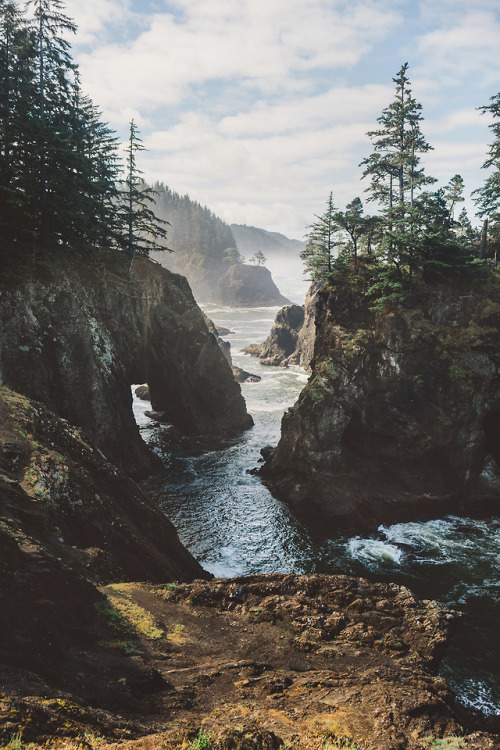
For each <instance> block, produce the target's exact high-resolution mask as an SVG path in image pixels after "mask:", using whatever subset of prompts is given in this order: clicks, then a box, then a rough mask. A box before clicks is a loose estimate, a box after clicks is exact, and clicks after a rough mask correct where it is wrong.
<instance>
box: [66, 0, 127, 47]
mask: <svg viewBox="0 0 500 750" xmlns="http://www.w3.org/2000/svg"><path fill="white" fill-rule="evenodd" d="M129 6H130V2H129V0H85V2H82V0H66V3H65V12H66V15H68V16H70V18H72V19H73V20H74V21H75V23H76V25H77V26H78V31H77V36H76V39H73V38H72V39H71V41H72V43H73V44H75V42H76V44H77V45H80V46H81V45H87V44H95V43H96V41H97V40H98V39H99V37H100V35H101V34H102V33H103V32H104V31H105V29H106V27H107V26H108V24H113V25H117V24H125V23H126V21H127V20H128V19H129V17H130V15H129Z"/></svg>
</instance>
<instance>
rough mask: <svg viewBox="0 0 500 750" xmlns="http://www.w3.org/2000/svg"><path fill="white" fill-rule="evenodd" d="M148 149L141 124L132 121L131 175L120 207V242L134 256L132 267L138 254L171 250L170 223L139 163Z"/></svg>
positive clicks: (129, 143) (128, 163) (129, 151)
mask: <svg viewBox="0 0 500 750" xmlns="http://www.w3.org/2000/svg"><path fill="white" fill-rule="evenodd" d="M144 150H145V147H144V145H143V143H142V141H141V139H140V138H139V131H138V128H137V125H136V124H135V122H134V120H132V121H131V122H130V135H129V140H128V147H127V174H126V177H125V180H124V188H123V190H122V192H121V204H120V206H119V209H118V216H119V219H120V220H121V222H120V223H121V230H122V231H121V234H120V241H121V244H122V246H123V247H124V248H125V249H126V251H127V253H128V254H129V256H130V269H132V265H133V262H134V258H135V257H136V255H142V256H146V257H147V256H148V255H149V253H150V252H151V251H153V250H156V251H158V250H169V248H168V247H167V246H166V242H165V241H166V237H167V230H166V229H165V227H166V225H168V224H169V222H168V221H166V220H165V219H160V218H159V217H158V216H156V214H155V212H154V210H153V208H152V206H154V205H155V197H156V195H157V191H156V190H155V189H154V188H150V187H148V186H147V185H146V183H145V182H144V180H143V178H142V174H143V173H142V171H141V170H140V169H139V168H138V166H137V159H136V155H137V154H138V153H140V152H141V151H144Z"/></svg>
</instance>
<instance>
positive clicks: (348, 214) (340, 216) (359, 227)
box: [335, 198, 369, 273]
mask: <svg viewBox="0 0 500 750" xmlns="http://www.w3.org/2000/svg"><path fill="white" fill-rule="evenodd" d="M335 219H336V222H337V225H338V227H339V229H340V230H341V231H343V232H344V233H345V234H346V235H347V237H348V243H347V249H348V251H352V255H353V259H354V272H355V273H356V271H357V269H358V250H359V242H360V240H361V238H362V237H363V236H364V235H365V234H366V233H367V232H368V229H369V227H368V223H367V220H366V218H365V216H364V215H363V204H362V202H361V199H360V198H354V199H353V200H352V201H351V202H350V203H348V204H347V206H346V208H345V211H337V213H336V214H335Z"/></svg>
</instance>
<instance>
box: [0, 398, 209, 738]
mask: <svg viewBox="0 0 500 750" xmlns="http://www.w3.org/2000/svg"><path fill="white" fill-rule="evenodd" d="M0 415H1V423H0V601H1V616H0V744H1V741H2V740H5V741H7V742H8V741H9V739H10V737H11V735H12V734H13V733H15V734H17V733H19V732H20V733H22V736H23V739H24V740H26V741H27V742H28V741H30V740H31V739H33V740H35V739H41V738H42V737H43V736H45V735H48V736H77V735H79V734H81V733H83V732H85V731H88V732H91V731H95V732H97V733H99V734H100V735H103V736H107V737H115V738H118V737H127V736H130V729H131V726H130V724H129V722H127V723H126V724H127V726H128V729H127V728H126V726H125V722H124V721H123V720H122V719H119V717H114V718H113V717H111V716H110V715H105V713H104V712H103V711H102V709H103V708H110V707H113V706H115V707H116V705H118V704H120V705H121V706H122V708H126V706H127V704H128V705H129V707H130V706H131V705H134V703H135V701H136V699H137V698H139V699H140V698H141V697H142V696H143V695H144V694H145V693H149V692H155V691H157V690H164V689H165V687H166V682H165V680H163V678H161V677H160V675H159V673H158V672H157V671H156V670H154V669H153V668H152V667H151V665H149V664H147V663H145V662H144V661H143V660H142V659H138V658H137V653H139V652H138V651H134V649H133V647H129V646H128V645H127V640H128V639H129V638H130V633H129V631H128V630H127V627H126V623H125V621H124V620H123V618H120V616H119V613H118V612H117V611H116V610H113V609H112V608H111V607H110V605H109V603H108V601H107V599H106V598H105V597H104V596H103V595H102V594H101V593H100V592H99V590H98V588H97V586H96V585H95V584H96V583H109V582H111V581H120V584H119V586H123V585H124V584H123V581H126V580H131V579H136V578H143V579H145V580H149V581H151V582H157V583H160V582H165V581H172V580H185V581H186V580H192V579H193V578H197V579H199V578H205V577H206V578H209V577H210V575H209V574H208V573H206V572H205V571H204V570H203V569H202V568H201V566H200V565H199V564H198V563H197V562H196V561H195V560H194V558H193V557H192V555H191V554H190V553H189V552H188V551H187V550H186V549H185V548H184V547H183V546H182V544H181V543H180V541H179V539H178V536H177V533H176V531H175V529H174V527H173V526H172V524H171V523H170V521H169V520H168V519H167V517H166V516H165V514H164V513H163V512H161V511H160V510H159V509H158V508H157V507H156V506H155V505H154V504H153V503H152V502H151V501H150V500H149V499H148V498H147V497H146V495H145V494H144V493H143V492H142V491H141V489H140V488H139V487H138V486H137V484H136V483H135V482H134V481H133V480H132V479H130V478H129V477H127V476H125V475H124V474H123V473H121V472H120V471H118V470H117V469H116V468H115V467H114V466H112V465H111V464H110V463H109V462H108V461H107V460H106V459H105V458H104V456H103V455H102V453H101V452H100V451H99V450H98V449H96V448H94V447H93V446H92V445H90V444H89V442H88V439H87V438H86V436H85V435H84V434H83V433H82V431H81V430H79V429H77V428H75V427H72V426H71V425H69V424H68V422H66V421H65V420H63V419H61V418H59V417H57V416H56V415H55V414H54V413H53V412H51V411H50V410H49V409H48V408H47V407H46V406H44V405H43V404H41V403H39V402H34V401H31V400H29V399H27V398H25V397H24V396H21V395H20V394H17V393H15V392H13V391H11V390H9V389H7V388H5V387H4V386H2V387H0ZM125 688H127V690H126V691H125ZM61 691H64V692H61ZM66 691H69V692H66ZM23 696H31V697H30V698H27V699H26V698H23ZM82 701H83V702H84V703H86V704H87V706H88V707H84V706H83V705H82ZM91 705H92V706H96V705H98V706H99V707H100V708H101V711H96V710H95V709H92V708H90V706H91ZM13 727H14V729H13ZM136 731H140V730H137V729H136ZM42 741H43V740H42Z"/></svg>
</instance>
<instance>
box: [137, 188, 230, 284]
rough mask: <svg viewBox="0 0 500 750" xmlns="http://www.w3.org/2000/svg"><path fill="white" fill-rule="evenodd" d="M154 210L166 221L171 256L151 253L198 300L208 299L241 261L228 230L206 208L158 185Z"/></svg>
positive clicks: (226, 226) (220, 220) (227, 227)
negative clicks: (182, 280) (182, 279)
mask: <svg viewBox="0 0 500 750" xmlns="http://www.w3.org/2000/svg"><path fill="white" fill-rule="evenodd" d="M155 189H156V190H158V195H157V198H156V206H155V211H156V213H157V215H158V216H159V217H161V218H162V219H165V220H166V221H168V222H169V224H170V226H169V227H168V246H169V248H170V249H171V250H172V251H173V252H171V253H164V252H156V253H151V257H152V258H154V259H155V260H157V261H158V262H159V263H161V264H162V265H163V266H165V267H166V268H168V269H169V270H170V271H174V272H175V273H180V274H182V275H183V276H186V278H187V280H188V281H189V284H190V286H191V288H192V290H193V293H194V295H195V297H196V298H197V299H210V297H211V294H212V290H213V289H214V288H216V287H217V282H218V280H219V278H220V277H221V276H222V275H223V274H224V273H225V272H226V271H227V270H228V268H229V267H230V266H232V265H233V264H234V263H239V262H241V260H242V258H241V256H240V255H239V253H238V251H237V249H236V241H235V239H234V237H233V234H232V232H231V228H230V227H229V225H228V224H226V223H225V222H224V221H222V219H220V218H219V217H218V216H216V215H215V214H214V213H213V212H212V211H210V209H209V208H207V207H206V206H202V205H201V204H200V203H197V202H196V201H193V200H191V198H190V197H189V196H188V195H179V194H178V193H176V192H174V191H173V190H171V189H170V188H169V187H167V186H165V185H162V184H157V185H155Z"/></svg>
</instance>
